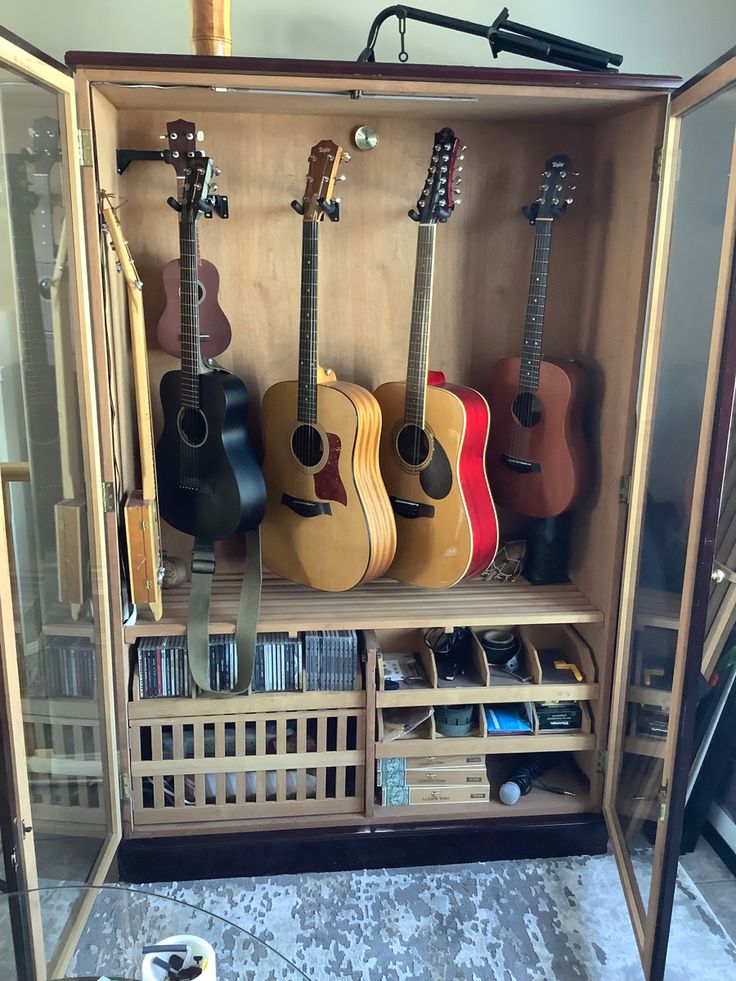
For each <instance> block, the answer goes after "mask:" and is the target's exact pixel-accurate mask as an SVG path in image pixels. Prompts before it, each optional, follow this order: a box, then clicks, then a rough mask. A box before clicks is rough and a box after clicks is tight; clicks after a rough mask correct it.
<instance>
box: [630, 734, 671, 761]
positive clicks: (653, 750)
mask: <svg viewBox="0 0 736 981" xmlns="http://www.w3.org/2000/svg"><path fill="white" fill-rule="evenodd" d="M666 747H667V740H666V739H652V738H651V737H648V736H627V737H626V739H625V740H624V752H626V753H632V754H633V755H635V756H649V757H651V758H652V759H659V760H663V759H664V753H665V749H666Z"/></svg>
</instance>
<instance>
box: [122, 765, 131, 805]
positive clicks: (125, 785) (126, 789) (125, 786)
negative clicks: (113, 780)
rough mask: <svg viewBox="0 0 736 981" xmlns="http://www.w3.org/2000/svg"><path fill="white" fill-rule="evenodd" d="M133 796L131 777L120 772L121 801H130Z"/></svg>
mask: <svg viewBox="0 0 736 981" xmlns="http://www.w3.org/2000/svg"><path fill="white" fill-rule="evenodd" d="M132 796H133V794H132V792H131V786H130V777H129V776H128V774H127V773H123V772H122V770H121V771H120V800H129V799H130V798H131V797H132Z"/></svg>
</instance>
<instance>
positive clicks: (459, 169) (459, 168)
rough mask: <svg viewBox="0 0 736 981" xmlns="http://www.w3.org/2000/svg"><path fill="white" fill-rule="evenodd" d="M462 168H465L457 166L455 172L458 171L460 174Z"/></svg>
mask: <svg viewBox="0 0 736 981" xmlns="http://www.w3.org/2000/svg"><path fill="white" fill-rule="evenodd" d="M462 169H463V168H462V167H456V168H455V173H456V174H459V173H461V171H462Z"/></svg>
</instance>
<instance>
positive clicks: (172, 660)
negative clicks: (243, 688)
mask: <svg viewBox="0 0 736 981" xmlns="http://www.w3.org/2000/svg"><path fill="white" fill-rule="evenodd" d="M237 673H238V668H237V660H236V656H235V637H234V636H233V635H232V634H211V635H210V688H212V690H213V691H229V690H230V689H232V688H235V686H236V684H237V680H238V679H237ZM138 693H139V695H140V697H141V698H171V697H174V698H189V697H190V696H191V694H192V677H191V675H190V673H189V652H188V651H187V639H186V637H143V638H141V640H139V641H138Z"/></svg>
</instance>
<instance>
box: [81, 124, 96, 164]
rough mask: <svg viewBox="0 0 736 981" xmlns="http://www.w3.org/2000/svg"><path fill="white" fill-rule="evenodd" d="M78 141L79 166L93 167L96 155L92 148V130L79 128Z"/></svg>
mask: <svg viewBox="0 0 736 981" xmlns="http://www.w3.org/2000/svg"><path fill="white" fill-rule="evenodd" d="M77 143H78V145H79V166H80V167H92V166H93V164H94V162H95V155H94V151H93V149H92V130H91V129H78V130H77Z"/></svg>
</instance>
